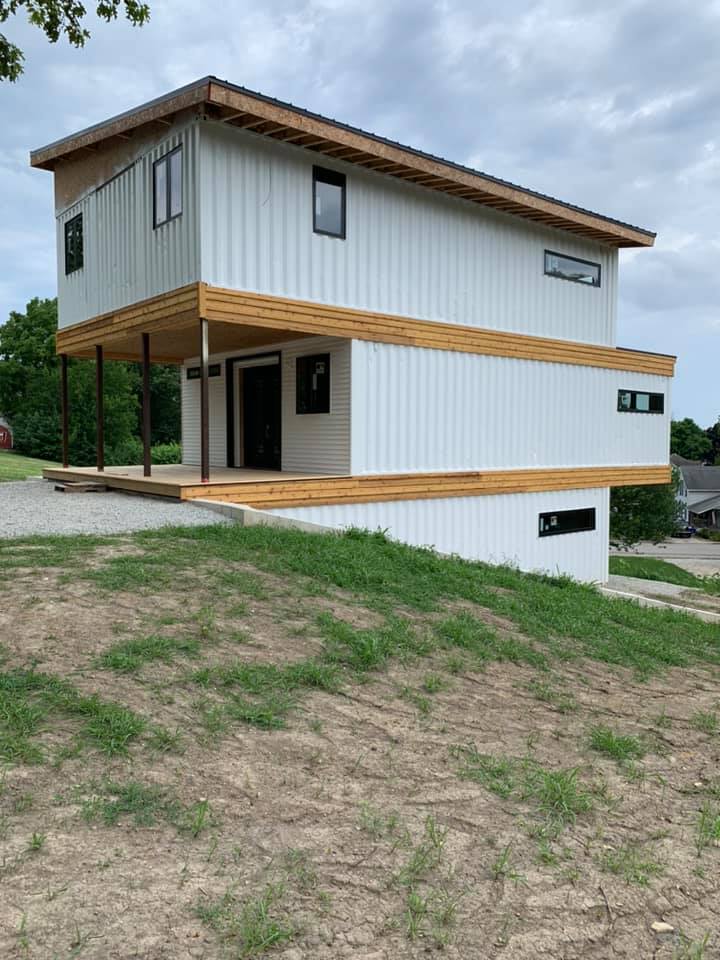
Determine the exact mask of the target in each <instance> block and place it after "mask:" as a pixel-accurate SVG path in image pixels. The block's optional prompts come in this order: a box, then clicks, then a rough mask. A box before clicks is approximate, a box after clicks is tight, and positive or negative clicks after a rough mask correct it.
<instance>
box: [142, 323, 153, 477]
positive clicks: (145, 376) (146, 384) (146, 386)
mask: <svg viewBox="0 0 720 960" xmlns="http://www.w3.org/2000/svg"><path fill="white" fill-rule="evenodd" d="M142 426H143V429H142V435H143V476H144V477H149V476H150V474H151V472H152V467H151V450H150V429H151V426H150V334H149V333H144V334H143V335H142Z"/></svg>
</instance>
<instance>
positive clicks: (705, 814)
mask: <svg viewBox="0 0 720 960" xmlns="http://www.w3.org/2000/svg"><path fill="white" fill-rule="evenodd" d="M715 844H717V845H720V806H718V805H717V804H714V803H710V802H709V801H707V800H706V801H705V802H704V803H703V805H702V807H701V808H700V813H699V814H698V820H697V830H696V834H695V845H696V847H697V852H698V856H700V854H701V853H702V852H703V850H704V849H705V848H706V847H709V846H712V845H715Z"/></svg>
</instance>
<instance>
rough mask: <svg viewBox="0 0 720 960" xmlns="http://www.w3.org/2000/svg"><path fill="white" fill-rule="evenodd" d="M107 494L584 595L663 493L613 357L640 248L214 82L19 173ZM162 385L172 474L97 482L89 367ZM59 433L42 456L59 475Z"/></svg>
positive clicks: (648, 432)
mask: <svg viewBox="0 0 720 960" xmlns="http://www.w3.org/2000/svg"><path fill="white" fill-rule="evenodd" d="M31 163H32V164H33V166H35V167H39V168H42V169H45V170H52V171H53V173H54V181H55V213H56V223H57V250H58V299H59V326H60V329H59V332H58V337H57V350H58V353H59V354H60V356H61V358H62V370H63V378H62V380H63V384H64V389H65V394H67V358H68V357H69V356H74V357H93V358H96V359H97V360H98V361H99V362H98V367H97V369H98V390H97V432H98V462H97V467H96V468H93V470H89V469H84V470H81V469H77V468H76V469H73V468H72V467H71V466H70V465H69V464H68V462H67V453H66V454H65V457H64V466H63V469H57V470H49V471H46V475H47V476H48V477H49V478H54V479H55V478H61V477H76V476H87V475H88V474H96V473H100V474H102V477H103V480H104V482H105V483H106V484H108V485H109V486H115V487H118V488H120V489H128V490H134V491H138V492H147V493H154V494H160V495H166V496H173V497H179V498H182V499H189V498H203V499H211V500H222V501H227V502H231V503H239V504H248V505H250V506H253V507H256V508H258V509H261V510H263V511H267V512H268V513H270V514H273V515H280V516H284V517H290V518H294V519H298V520H307V521H310V522H315V523H320V524H323V525H326V526H331V527H336V528H342V527H346V526H349V525H352V526H360V527H367V528H371V529H376V528H378V527H380V528H382V529H384V530H387V531H388V533H389V534H390V535H391V536H395V537H397V538H399V539H402V540H404V541H407V542H408V543H412V544H420V545H432V546H434V547H436V548H437V549H438V550H441V551H443V552H447V553H458V554H460V555H462V556H464V557H468V558H473V559H482V560H489V561H493V562H509V563H513V564H517V565H519V566H520V567H521V568H523V569H528V570H543V571H550V572H559V573H565V574H570V575H572V576H575V577H577V578H580V579H583V580H595V581H602V580H605V579H606V578H607V554H608V524H609V490H610V488H611V487H612V486H616V485H626V484H645V483H666V482H668V480H669V477H670V470H669V466H668V453H669V449H668V447H669V413H670V383H671V378H672V375H673V365H674V360H673V358H672V357H667V356H661V355H658V354H650V353H644V352H640V351H635V350H625V349H622V348H620V347H618V346H617V345H616V325H617V272H618V250H619V249H620V248H623V247H648V246H652V244H653V241H654V234H652V233H650V232H648V231H647V230H644V229H641V228H639V227H634V226H631V225H629V224H626V223H623V222H621V221H618V220H614V219H611V218H609V217H606V216H601V215H599V214H596V213H592V212H590V211H588V210H585V209H581V208H579V207H576V206H573V205H571V204H568V203H564V202H562V201H559V200H555V199H553V198H551V197H548V196H544V195H542V194H539V193H536V192H534V191H532V190H530V189H526V188H524V187H519V186H516V185H514V184H511V183H508V182H506V181H503V180H499V179H497V178H494V177H491V176H488V175H486V174H483V173H479V172H477V171H475V170H470V169H468V168H466V167H463V166H460V165H458V164H455V163H452V162H449V161H446V160H442V159H440V158H438V157H435V156H431V155H429V154H426V153H423V152H420V151H417V150H414V149H411V148H409V147H406V146H403V145H401V144H398V143H395V142H393V141H391V140H386V139H383V138H381V137H378V136H375V135H373V134H368V133H365V132H363V131H362V130H359V129H357V128H354V127H350V126H347V125H345V124H342V123H339V122H337V121H334V120H328V119H326V118H324V117H321V116H318V115H316V114H312V113H309V112H307V111H305V110H301V109H299V108H297V107H294V106H292V105H290V104H287V103H282V102H279V101H277V100H274V99H271V98H268V97H265V96H262V95H261V94H257V93H253V92H251V91H248V90H246V89H244V88H242V87H238V86H235V85H233V84H230V83H226V82H224V81H220V80H217V79H216V78H214V77H208V78H205V79H203V80H200V81H198V82H197V83H194V84H191V85H189V86H188V87H184V88H182V89H180V90H176V91H174V92H172V93H170V94H168V95H167V96H164V97H161V98H159V99H158V100H154V101H152V102H150V103H147V104H144V105H143V106H140V107H138V108H136V109H133V110H130V111H128V112H127V113H125V114H122V115H120V116H118V117H114V118H112V119H110V120H107V121H105V122H102V123H99V124H97V125H96V126H94V127H91V128H89V129H87V130H84V131H81V132H80V133H77V134H73V135H72V136H69V137H66V138H65V139H63V140H61V141H58V142H56V143H53V144H50V145H49V146H46V147H43V148H42V149H40V150H37V151H35V152H34V153H33V154H32V155H31ZM113 359H133V360H139V361H141V362H142V364H143V369H144V375H145V382H146V384H147V383H148V379H149V369H150V364H151V363H153V362H163V363H177V364H178V365H179V367H180V371H181V379H182V445H183V464H182V465H177V466H166V467H151V464H150V451H149V436H150V422H149V415H150V411H149V403H148V402H147V398H148V394H147V392H146V397H145V399H146V402H145V406H144V411H143V414H144V430H143V433H144V438H145V443H144V448H145V462H144V464H143V466H142V467H120V468H117V467H115V468H107V469H105V467H104V457H103V380H102V371H103V364H104V362H105V361H112V360H113ZM68 416H69V414H68V410H67V405H65V407H64V414H63V435H64V449H65V451H67V435H68Z"/></svg>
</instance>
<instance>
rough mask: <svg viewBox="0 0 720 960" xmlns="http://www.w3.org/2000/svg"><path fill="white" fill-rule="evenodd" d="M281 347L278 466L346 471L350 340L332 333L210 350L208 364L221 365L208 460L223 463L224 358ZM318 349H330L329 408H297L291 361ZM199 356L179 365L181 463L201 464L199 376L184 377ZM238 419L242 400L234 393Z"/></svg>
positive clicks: (213, 393) (213, 390)
mask: <svg viewBox="0 0 720 960" xmlns="http://www.w3.org/2000/svg"><path fill="white" fill-rule="evenodd" d="M276 351H277V352H279V353H280V359H281V367H282V381H281V383H282V386H281V389H282V421H281V450H282V461H281V464H282V469H283V470H287V471H292V472H298V473H320V474H341V475H342V474H348V473H349V472H350V341H349V340H338V339H335V338H331V337H307V338H303V339H302V340H297V341H294V342H288V343H285V344H278V345H274V346H271V347H267V348H265V349H262V350H258V349H257V348H256V349H248V350H237V351H233V352H232V353H222V354H212V355H211V356H210V363H211V364H212V363H220V364H221V375H220V376H219V377H211V378H210V380H209V381H208V382H209V386H210V398H209V399H210V407H209V417H210V464H211V466H227V419H226V409H227V408H226V390H225V360H226V359H227V358H228V357H230V356H232V357H242V356H254V355H256V354H258V353H272V352H276ZM316 353H329V354H330V413H327V414H325V413H313V414H302V415H298V414H296V413H295V361H296V359H297V357H299V356H304V355H312V354H316ZM198 362H199V361H198V358H197V357H194V358H191V359H188V360H187V361H186V364H185V366H184V367H183V370H182V437H183V462H184V463H187V464H193V465H194V464H199V463H200V381H199V380H188V379H187V376H186V369H187V367H188V366H191V367H192V366H196V365H197V364H198ZM235 405H236V407H235V409H236V412H235V417H236V422H237V421H238V419H239V417H240V399H239V398H238V396H237V392H236V397H235Z"/></svg>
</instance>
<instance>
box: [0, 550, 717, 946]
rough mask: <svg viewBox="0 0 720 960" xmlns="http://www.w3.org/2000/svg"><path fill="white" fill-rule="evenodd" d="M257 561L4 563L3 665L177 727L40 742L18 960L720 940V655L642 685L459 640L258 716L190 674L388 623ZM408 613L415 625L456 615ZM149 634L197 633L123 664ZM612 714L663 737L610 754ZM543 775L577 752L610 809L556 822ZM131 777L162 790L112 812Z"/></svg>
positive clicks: (12, 775)
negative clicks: (105, 745) (709, 823)
mask: <svg viewBox="0 0 720 960" xmlns="http://www.w3.org/2000/svg"><path fill="white" fill-rule="evenodd" d="M123 549H124V550H130V551H131V550H132V547H130V546H127V545H125V546H119V547H117V548H106V550H109V551H111V552H112V551H114V550H123ZM235 573H236V574H237V576H238V578H241V577H242V575H243V573H246V574H247V575H248V580H247V584H248V588H247V590H246V592H245V593H244V594H243V595H240V593H239V592H238V591H236V590H235V589H224V590H220V589H219V587H218V585H217V583H216V581H215V580H214V579H213V575H212V572H209V573H207V574H206V575H205V576H204V578H203V579H202V580H193V581H192V582H191V581H188V580H184V579H183V578H180V579H179V580H178V581H177V582H176V583H175V584H174V585H173V587H172V588H166V587H163V588H160V589H153V588H152V585H151V584H148V587H147V589H145V590H143V591H140V592H139V593H138V592H135V591H132V592H130V591H128V592H123V591H103V590H101V589H99V588H98V586H97V585H96V584H94V583H93V582H91V581H86V580H82V579H75V580H73V581H71V582H65V580H64V578H62V577H61V576H60V573H59V571H58V570H52V569H42V568H40V569H24V570H19V571H16V572H14V573H13V574H12V576H11V577H10V579H8V580H6V582H5V586H4V590H3V603H2V608H1V609H0V641H1V643H2V646H3V648H4V653H5V658H6V659H5V663H4V665H3V666H2V668H1V669H2V670H5V671H6V672H8V671H9V672H11V671H13V670H14V669H15V668H23V669H28V668H29V667H33V668H34V669H35V670H36V671H38V672H41V673H42V674H49V675H53V676H55V677H61V678H65V679H66V680H68V681H69V682H70V683H71V684H72V685H73V687H74V688H75V689H76V690H78V691H79V692H80V693H81V694H84V695H93V694H97V695H98V696H99V697H100V698H101V699H102V700H104V701H112V702H115V703H118V704H122V705H123V706H125V707H127V708H129V709H131V710H132V711H134V712H135V713H137V714H139V715H141V716H143V717H145V718H149V720H150V722H151V727H148V731H150V730H151V729H153V728H155V727H161V728H162V729H163V730H164V731H166V732H169V734H167V735H166V736H165V737H164V738H162V737H158V738H155V740H153V738H152V737H151V736H150V733H149V732H148V731H146V734H144V735H143V737H142V738H140V739H139V740H138V742H136V743H133V745H132V746H131V747H130V748H129V749H128V752H127V754H125V755H122V754H120V755H115V756H107V755H106V754H105V753H103V752H102V751H101V750H98V749H94V748H93V747H92V746H87V745H82V746H81V745H80V741H78V740H77V735H78V729H79V724H80V720H79V719H78V718H76V717H67V716H64V715H62V714H58V715H57V716H56V715H55V714H52V716H51V717H50V718H49V720H48V721H47V723H46V724H44V725H43V728H42V731H41V732H40V733H39V734H38V735H37V737H36V738H35V739H36V740H37V743H38V744H39V745H40V746H41V747H42V749H43V751H44V762H35V763H23V762H17V763H12V764H11V763H8V764H7V765H6V766H5V767H4V768H0V770H1V772H0V777H1V779H0V850H1V854H0V956H1V957H3V958H8V960H9V958H39V960H49V958H56V957H57V958H68V957H76V956H78V957H82V958H87V960H101V958H102V960H116V958H117V960H119V958H123V960H124V958H143V960H160V958H163V960H166V958H167V960H170V958H172V960H186V958H205V960H216V958H218V960H219V958H226V957H250V956H256V955H260V954H261V953H263V951H264V950H265V948H266V947H267V951H268V954H269V955H270V956H271V957H279V958H285V960H300V958H313V960H334V958H345V957H347V958H353V960H399V958H419V957H426V956H428V955H430V956H432V955H436V954H437V955H438V956H441V955H442V956H446V957H448V958H463V960H466V958H494V957H502V958H505V960H526V958H536V957H537V958H552V960H570V958H585V960H592V958H611V957H612V958H628V960H639V958H657V960H670V958H681V957H685V958H688V960H690V958H696V960H697V958H711V957H718V956H720V947H719V944H720V938H719V936H718V935H719V933H720V871H719V869H718V868H719V867H720V849H718V847H719V845H720V839H717V838H715V836H714V834H713V833H712V827H711V828H710V830H709V831H706V833H705V835H702V834H701V833H699V827H698V824H699V822H700V819H699V818H701V817H702V815H703V814H702V811H703V810H706V811H708V810H710V809H715V808H713V807H712V804H714V803H716V801H717V800H718V799H720V765H719V763H718V761H719V760H720V734H719V733H718V731H717V729H715V728H714V727H713V724H712V721H710V720H708V721H707V722H706V724H705V727H704V728H703V726H702V723H698V721H697V720H695V721H693V719H692V718H693V717H697V716H698V715H703V716H706V717H712V716H715V715H716V714H715V712H716V711H717V709H718V701H719V699H720V677H719V676H718V674H717V671H715V672H713V670H712V669H711V668H708V669H704V668H700V667H698V668H693V669H678V668H675V669H671V670H668V671H667V672H665V673H663V674H662V675H659V676H656V677H654V678H651V679H649V680H647V681H644V682H640V681H639V680H637V679H636V678H635V677H634V676H633V674H632V673H631V672H630V671H628V670H624V669H619V668H612V667H608V666H607V665H605V664H601V663H597V662H586V661H577V660H576V661H572V662H566V663H559V664H558V665H557V666H554V667H553V669H552V671H551V672H550V673H549V674H548V672H547V671H541V670H539V669H537V668H536V667H533V666H531V665H528V664H524V663H512V662H496V663H489V664H488V665H487V666H486V667H485V668H484V669H481V668H480V667H479V666H477V667H476V668H473V667H472V664H468V662H467V661H464V662H463V661H462V660H459V659H458V658H453V657H452V656H449V655H448V653H447V652H446V651H438V650H435V651H431V652H430V653H428V655H427V656H409V657H404V658H398V659H394V660H393V661H392V662H391V663H390V665H389V667H388V668H387V669H385V670H382V671H375V672H372V673H369V674H368V675H367V676H366V678H365V680H364V682H361V680H358V681H357V682H354V683H347V684H344V685H343V686H342V688H341V689H340V690H338V691H337V692H328V691H322V690H317V691H310V692H307V693H303V695H302V697H301V698H299V699H298V702H297V703H296V705H295V706H294V707H293V709H292V710H290V711H289V713H288V714H287V721H286V726H285V727H284V728H280V729H261V728H259V727H258V726H254V725H250V724H248V723H243V722H229V721H227V719H222V718H221V715H220V714H219V713H218V712H217V711H216V710H215V709H214V708H216V707H218V706H219V705H221V703H222V702H223V700H222V698H223V697H224V696H225V694H224V693H222V691H220V692H219V691H218V688H217V687H216V686H207V685H206V686H203V685H202V683H199V682H198V681H197V679H196V678H195V679H194V678H193V677H192V676H191V675H192V674H193V673H194V672H196V671H197V670H198V669H200V668H202V667H213V666H217V665H228V664H231V663H235V662H237V661H238V659H240V660H242V661H243V662H244V663H273V664H280V663H283V664H287V663H293V662H296V661H300V660H301V659H303V658H308V657H313V656H315V655H317V654H318V652H319V651H320V650H321V649H322V643H323V640H322V636H321V633H320V632H319V630H318V628H317V623H318V621H317V615H318V613H321V612H329V613H331V614H332V615H333V617H335V618H337V619H339V620H342V621H345V622H347V623H349V624H351V625H353V626H355V627H360V628H372V627H373V626H375V625H377V624H378V623H379V621H380V619H381V618H380V615H379V614H378V612H377V611H376V610H373V609H369V608H366V607H364V606H362V605H360V604H359V603H358V602H357V600H356V599H355V598H353V597H350V596H344V595H342V594H340V593H338V592H334V593H330V594H327V593H325V594H321V595H314V594H313V591H312V589H311V587H309V585H308V584H304V583H302V582H300V581H298V582H289V581H283V580H281V579H278V578H276V577H272V576H270V575H268V574H265V573H261V572H259V571H256V570H255V571H253V570H249V569H248V568H244V569H243V568H241V567H239V568H238V569H237V570H236V571H235ZM238 582H240V580H239V581H238ZM457 607H458V605H456V609H457ZM472 612H473V614H474V615H475V616H477V617H479V618H480V619H483V620H485V622H488V623H491V624H492V626H493V627H494V628H495V629H497V630H499V631H500V632H501V633H503V632H504V633H506V634H507V636H510V637H511V636H513V635H514V629H515V628H514V627H513V625H512V624H511V623H509V622H507V621H503V620H502V619H501V618H498V617H497V616H495V615H492V614H490V613H489V612H488V611H485V610H483V609H482V608H479V607H478V608H475V609H474V610H473V611H472ZM402 613H403V614H404V615H405V616H406V617H408V618H410V619H412V621H413V624H414V625H415V626H416V627H417V628H418V629H423V628H424V627H425V626H427V627H428V628H430V627H432V625H433V623H435V622H437V619H438V616H439V614H435V613H433V614H427V615H424V614H419V613H417V612H413V613H410V612H409V611H402ZM447 613H448V611H447V610H445V611H443V614H442V615H443V616H447ZM149 634H154V635H160V636H164V637H169V638H177V637H179V636H187V635H189V634H191V635H192V637H193V638H194V639H195V640H197V641H198V642H199V645H200V652H199V655H198V656H182V655H177V656H173V657H170V658H168V662H162V661H151V662H146V663H144V664H143V665H142V666H141V667H140V668H139V669H137V670H135V672H118V671H117V670H113V669H110V668H108V667H107V666H103V665H101V664H100V662H99V659H98V658H100V657H101V656H102V655H103V654H104V653H106V652H107V651H109V650H111V648H113V647H114V646H115V645H117V644H118V643H121V642H122V641H124V640H127V639H128V638H131V637H137V636H147V635H149ZM227 695H228V696H230V694H229V693H228V694H227ZM598 725H607V726H608V727H611V728H613V729H614V730H619V731H622V733H624V734H626V735H628V736H629V737H636V738H638V739H639V740H641V741H642V742H643V743H644V744H645V754H644V756H642V757H638V758H637V759H635V760H634V761H629V762H622V763H621V762H619V761H618V760H617V759H615V758H614V757H612V756H606V755H604V754H603V753H599V752H597V751H594V750H592V749H591V747H590V740H589V731H590V730H591V728H594V727H596V726H598ZM488 755H491V756H492V757H495V758H498V759H499V760H504V761H505V764H504V767H503V769H502V770H499V772H498V771H496V772H495V773H496V774H497V776H496V779H497V781H498V782H499V783H500V786H499V788H498V789H497V790H493V789H489V788H488V780H487V779H485V780H484V781H483V779H482V777H481V778H480V779H477V778H474V775H473V770H476V769H477V764H478V762H480V761H478V757H487V756H488ZM481 766H482V763H481ZM500 766H502V763H501V764H500ZM482 769H485V768H484V767H483V768H482ZM538 769H542V770H565V771H567V770H573V771H575V774H574V775H576V776H577V778H578V782H579V783H581V784H582V785H583V788H584V789H585V791H586V794H587V797H588V803H587V809H582V808H581V807H582V805H581V807H580V808H578V809H577V810H576V811H575V812H573V813H572V814H571V815H569V816H567V817H565V818H564V819H562V821H561V822H558V821H557V820H551V819H549V818H548V817H547V816H546V815H545V814H546V813H547V811H545V813H543V810H542V809H541V807H540V806H539V805H538V801H537V796H536V794H534V793H533V790H534V788H533V786H532V783H531V780H532V776H533V771H536V770H538ZM494 775H495V774H492V773H491V774H490V776H491V777H492V776H494ZM512 777H516V778H517V784H516V783H515V782H514V781H513V782H512V783H511V779H512ZM528 778H529V779H528ZM131 783H132V784H142V785H145V787H146V788H155V793H154V794H152V796H153V797H155V798H157V797H162V798H164V800H162V801H159V802H157V803H156V804H155V807H154V808H153V809H152V810H151V809H149V808H150V807H151V806H152V802H150V801H148V803H143V802H142V801H140V802H139V803H138V805H137V807H133V806H132V804H129V805H128V807H127V808H126V809H124V810H120V809H118V808H117V806H115V807H113V806H112V802H113V798H117V795H118V792H119V788H118V786H117V785H118V784H120V785H123V784H126V785H127V784H131ZM518 784H519V785H518ZM523 784H524V785H523ZM148 796H150V794H148ZM702 836H704V840H702V839H701V837H702ZM653 924H656V926H657V925H658V924H664V926H659V927H657V929H653V926H652V925H653ZM253 937H255V940H253ZM263 938H265V940H264V941H263Z"/></svg>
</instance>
